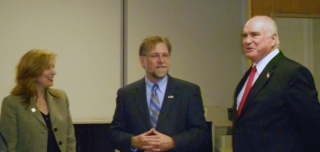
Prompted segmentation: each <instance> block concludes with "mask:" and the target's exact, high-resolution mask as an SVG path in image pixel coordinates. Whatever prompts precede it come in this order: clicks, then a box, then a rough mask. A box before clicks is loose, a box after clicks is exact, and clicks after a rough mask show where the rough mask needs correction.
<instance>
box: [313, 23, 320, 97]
mask: <svg viewBox="0 0 320 152" xmlns="http://www.w3.org/2000/svg"><path fill="white" fill-rule="evenodd" d="M313 27H314V34H313V36H314V37H313V44H314V48H313V49H314V58H313V60H314V61H315V64H314V66H313V68H314V77H315V82H316V87H317V89H318V91H320V19H315V20H314V25H313Z"/></svg>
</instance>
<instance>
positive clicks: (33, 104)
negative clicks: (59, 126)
mask: <svg viewBox="0 0 320 152" xmlns="http://www.w3.org/2000/svg"><path fill="white" fill-rule="evenodd" d="M27 111H29V112H30V113H31V114H32V115H33V116H34V117H36V118H37V119H38V120H39V121H40V122H41V123H42V124H43V125H44V126H47V125H46V123H45V122H44V120H43V117H42V115H41V113H40V110H39V109H38V108H37V105H36V101H35V98H34V97H31V99H30V105H29V106H28V107H27Z"/></svg>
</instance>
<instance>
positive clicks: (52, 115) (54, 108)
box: [47, 91, 59, 123]
mask: <svg viewBox="0 0 320 152" xmlns="http://www.w3.org/2000/svg"><path fill="white" fill-rule="evenodd" d="M47 101H48V106H49V107H48V108H49V114H50V120H51V123H53V122H54V121H55V119H56V116H57V115H56V114H55V113H56V112H57V111H58V110H59V108H58V107H57V103H56V101H55V98H54V97H53V96H51V95H50V93H49V92H48V91H47Z"/></svg>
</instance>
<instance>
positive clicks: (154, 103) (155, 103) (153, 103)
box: [150, 84, 161, 128]
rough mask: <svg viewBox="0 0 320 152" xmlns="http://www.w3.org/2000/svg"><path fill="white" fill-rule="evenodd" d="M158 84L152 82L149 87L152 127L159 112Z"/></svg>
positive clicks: (154, 125) (155, 123)
mask: <svg viewBox="0 0 320 152" xmlns="http://www.w3.org/2000/svg"><path fill="white" fill-rule="evenodd" d="M158 88H159V86H158V84H154V85H153V87H152V89H151V100H150V121H151V125H152V127H154V128H155V127H156V125H157V121H158V117H159V113H160V108H161V107H160V101H159V98H158V94H157V90H158Z"/></svg>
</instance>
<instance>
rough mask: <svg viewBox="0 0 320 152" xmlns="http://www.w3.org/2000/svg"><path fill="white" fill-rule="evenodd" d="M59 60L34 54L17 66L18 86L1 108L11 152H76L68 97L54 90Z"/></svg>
mask: <svg viewBox="0 0 320 152" xmlns="http://www.w3.org/2000/svg"><path fill="white" fill-rule="evenodd" d="M55 57H56V54H55V53H53V52H50V51H44V50H31V51H29V52H27V53H26V54H25V55H24V56H22V58H21V60H20V62H19V64H18V65H17V75H16V83H17V84H16V86H15V87H14V88H13V89H12V91H11V95H9V96H7V97H5V98H4V99H3V102H2V107H1V133H2V135H3V137H4V139H5V142H6V145H7V149H8V151H10V152H11V151H17V152H72V151H76V148H75V147H76V140H75V135H74V128H73V123H72V120H71V116H70V111H69V100H68V98H67V95H66V93H65V92H64V91H62V90H58V89H52V88H50V87H51V86H52V85H53V77H54V75H56V71H55V69H54V68H55V66H54V65H55Z"/></svg>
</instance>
